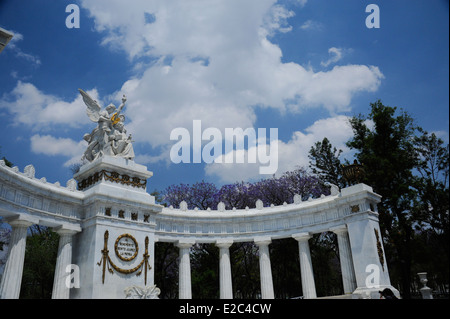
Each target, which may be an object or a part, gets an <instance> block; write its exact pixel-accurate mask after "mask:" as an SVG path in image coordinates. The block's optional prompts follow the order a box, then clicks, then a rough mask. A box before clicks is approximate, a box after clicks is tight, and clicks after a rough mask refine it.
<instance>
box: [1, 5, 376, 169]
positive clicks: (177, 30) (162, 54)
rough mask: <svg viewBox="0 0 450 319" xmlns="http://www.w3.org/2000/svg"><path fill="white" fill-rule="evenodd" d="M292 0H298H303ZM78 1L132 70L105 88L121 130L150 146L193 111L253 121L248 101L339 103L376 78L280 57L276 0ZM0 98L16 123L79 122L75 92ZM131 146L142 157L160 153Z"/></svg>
mask: <svg viewBox="0 0 450 319" xmlns="http://www.w3.org/2000/svg"><path fill="white" fill-rule="evenodd" d="M294 3H297V4H298V5H299V6H300V7H301V6H303V5H305V4H306V0H295V1H294ZM81 5H82V6H83V8H84V9H86V10H87V12H88V13H89V15H90V16H91V17H92V19H93V20H94V22H95V30H97V31H98V32H101V35H102V36H103V44H104V45H106V46H108V47H110V48H111V49H114V50H123V51H124V52H125V53H126V54H127V55H128V57H129V59H130V61H131V62H132V63H133V64H134V67H135V68H134V70H136V71H137V70H139V73H137V75H136V76H134V77H132V78H130V79H128V81H125V83H124V84H123V86H122V87H121V89H120V90H119V91H117V92H114V93H113V94H112V96H114V99H115V100H117V101H120V98H121V96H122V94H126V95H127V97H128V101H127V105H126V108H125V115H126V117H127V122H126V128H127V130H128V133H131V134H132V135H133V139H134V140H135V141H137V142H143V143H148V144H149V145H150V146H152V147H153V148H157V149H162V150H167V147H168V146H170V145H173V141H170V132H171V130H173V129H175V128H177V127H184V128H187V129H189V130H190V128H191V127H192V121H193V120H201V121H202V125H203V126H204V128H206V127H216V128H218V129H220V130H222V131H223V129H224V128H226V127H229V128H234V127H242V128H248V127H253V126H254V123H255V122H256V119H257V112H258V107H261V108H263V107H265V108H275V109H278V110H280V111H281V112H293V113H296V112H300V111H302V110H304V109H308V108H319V107H324V108H326V109H327V110H329V111H330V112H331V113H332V114H336V113H338V112H340V111H344V110H345V111H346V110H348V108H349V105H350V102H351V100H352V97H353V96H354V94H356V93H359V92H364V91H375V90H377V89H378V87H379V85H380V82H381V79H382V78H383V75H382V73H381V71H380V70H379V69H378V68H377V67H375V66H365V65H345V66H335V67H334V68H333V69H331V70H329V71H326V72H314V71H313V70H311V69H305V68H304V67H303V66H301V65H300V64H299V63H294V62H290V63H284V62H282V56H283V52H282V50H281V48H280V47H279V46H278V45H276V44H274V43H272V42H271V37H272V36H273V35H275V34H276V33H279V32H289V31H290V30H291V29H292V28H291V26H290V25H289V23H288V22H289V19H290V18H291V17H292V16H293V15H294V13H293V12H292V11H290V10H288V9H286V7H284V6H282V5H281V4H278V3H277V1H276V0H248V1H242V0H190V1H185V0H172V1H148V0H135V1H128V2H127V1H122V0H89V1H87V0H82V1H81ZM149 17H152V18H151V19H149ZM148 58H150V60H151V61H152V63H148ZM146 62H147V63H146ZM89 93H91V94H93V95H95V96H96V95H97V94H96V91H95V90H93V91H91V92H89ZM96 98H97V99H98V96H96ZM2 107H3V108H7V109H8V110H9V112H10V113H11V114H12V116H13V117H14V121H15V123H16V124H25V125H28V126H31V127H39V126H40V127H43V126H45V125H51V124H64V125H68V126H72V127H78V126H80V125H82V124H84V123H89V120H88V119H87V116H86V115H85V105H84V103H83V102H82V100H81V97H80V96H79V95H78V96H77V97H76V99H75V100H73V101H70V102H66V101H63V100H62V99H60V98H58V97H55V96H52V95H48V94H45V93H43V92H41V91H39V90H38V89H37V88H36V87H35V86H33V85H32V84H30V83H22V82H19V83H18V84H17V86H16V88H15V89H14V90H13V91H12V92H11V93H10V94H9V95H8V96H4V97H3V98H2V99H1V100H0V108H2ZM294 141H296V140H295V138H294V139H293V140H292V141H291V143H294ZM298 143H299V142H298ZM281 147H285V146H284V145H281ZM287 148H289V147H287ZM286 151H287V150H286ZM141 156H142V159H146V160H147V161H149V162H152V161H156V160H158V159H160V158H161V154H156V155H155V154H152V155H149V154H141Z"/></svg>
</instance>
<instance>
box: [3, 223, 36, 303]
mask: <svg viewBox="0 0 450 319" xmlns="http://www.w3.org/2000/svg"><path fill="white" fill-rule="evenodd" d="M8 223H9V224H10V225H11V227H12V233H11V239H10V243H9V245H8V259H7V261H6V265H5V270H4V272H3V276H2V282H1V284H0V298H1V299H19V295H20V284H21V283H22V273H23V262H24V259H25V246H26V242H27V230H28V227H30V226H31V225H33V223H32V222H30V221H26V220H22V219H20V218H16V219H14V220H11V221H9V222H8Z"/></svg>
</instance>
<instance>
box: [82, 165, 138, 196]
mask: <svg viewBox="0 0 450 319" xmlns="http://www.w3.org/2000/svg"><path fill="white" fill-rule="evenodd" d="M102 179H104V180H105V181H109V182H113V183H118V184H122V185H129V186H132V187H136V188H143V189H145V187H146V186H147V180H145V179H140V178H139V177H131V179H130V176H128V175H120V174H119V173H117V172H109V171H106V170H102V171H100V172H96V173H94V174H93V175H91V176H89V177H88V178H85V179H83V180H82V181H81V182H79V183H78V189H79V190H80V191H82V190H84V189H86V188H88V187H90V186H92V185H95V184H96V183H98V182H99V181H101V180H102Z"/></svg>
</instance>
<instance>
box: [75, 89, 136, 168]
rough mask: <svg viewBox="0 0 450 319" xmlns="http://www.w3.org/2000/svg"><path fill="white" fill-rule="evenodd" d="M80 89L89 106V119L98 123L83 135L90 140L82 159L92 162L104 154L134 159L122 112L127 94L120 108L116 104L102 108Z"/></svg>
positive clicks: (87, 140) (87, 111) (87, 110)
mask: <svg viewBox="0 0 450 319" xmlns="http://www.w3.org/2000/svg"><path fill="white" fill-rule="evenodd" d="M78 90H79V91H80V94H81V96H82V97H83V101H84V103H85V104H86V106H87V109H86V113H87V115H88V117H89V119H90V120H91V121H92V122H96V123H97V127H96V128H95V129H93V130H92V132H91V134H85V135H84V136H83V139H84V140H85V141H86V142H88V147H87V149H86V151H85V152H84V155H83V157H82V160H84V159H86V160H88V161H89V162H92V161H93V160H95V159H97V158H99V157H102V156H104V155H109V156H120V157H124V158H127V159H131V160H132V159H134V150H133V145H132V144H131V143H132V140H131V134H130V135H129V136H128V137H127V135H126V133H127V131H126V129H125V127H124V124H123V123H124V121H125V116H124V115H122V114H120V113H121V112H122V109H123V107H124V106H125V102H126V101H127V98H126V97H125V95H124V96H123V98H122V104H121V105H120V106H119V107H118V108H116V107H115V106H114V104H110V105H108V106H107V107H106V108H105V109H103V110H102V108H101V106H100V105H99V104H98V102H97V101H96V100H94V99H92V98H91V97H90V96H89V94H87V93H86V92H84V91H83V90H81V89H78Z"/></svg>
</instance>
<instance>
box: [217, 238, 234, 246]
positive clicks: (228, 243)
mask: <svg viewBox="0 0 450 319" xmlns="http://www.w3.org/2000/svg"><path fill="white" fill-rule="evenodd" d="M231 245H233V241H232V240H221V239H219V240H217V241H216V246H217V247H219V248H230V246H231Z"/></svg>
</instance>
